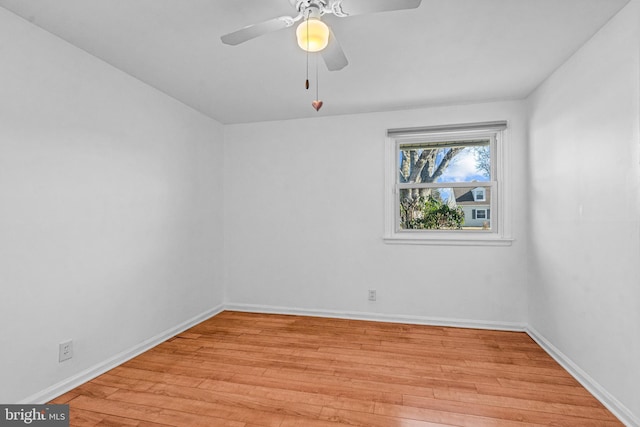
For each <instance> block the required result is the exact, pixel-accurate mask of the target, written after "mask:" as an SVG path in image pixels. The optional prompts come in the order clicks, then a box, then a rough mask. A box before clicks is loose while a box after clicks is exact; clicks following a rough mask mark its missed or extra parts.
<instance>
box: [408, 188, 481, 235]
mask: <svg viewBox="0 0 640 427" xmlns="http://www.w3.org/2000/svg"><path fill="white" fill-rule="evenodd" d="M478 193H482V194H483V195H484V199H483V200H478V199H477V194H478ZM398 196H399V200H398V208H399V210H400V212H399V220H400V221H399V222H400V224H399V225H400V230H491V206H490V204H491V187H490V186H483V187H478V186H469V187H439V188H409V189H400V190H399V191H398Z"/></svg>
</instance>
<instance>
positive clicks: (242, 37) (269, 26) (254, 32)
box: [220, 16, 294, 46]
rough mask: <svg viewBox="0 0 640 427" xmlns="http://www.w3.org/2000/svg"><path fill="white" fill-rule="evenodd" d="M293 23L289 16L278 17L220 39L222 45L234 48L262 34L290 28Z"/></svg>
mask: <svg viewBox="0 0 640 427" xmlns="http://www.w3.org/2000/svg"><path fill="white" fill-rule="evenodd" d="M293 22H294V20H293V18H291V17H289V16H280V17H278V18H273V19H270V20H268V21H264V22H261V23H259V24H255V25H249V26H246V27H244V28H241V29H239V30H237V31H234V32H233V33H229V34H225V35H224V36H222V37H220V39H221V40H222V43H224V44H230V45H232V46H235V45H237V44H240V43H244V42H246V41H247V40H251V39H254V38H256V37H259V36H262V35H264V34H267V33H271V32H273V31H278V30H281V29H283V28H287V27H290V26H292V25H293Z"/></svg>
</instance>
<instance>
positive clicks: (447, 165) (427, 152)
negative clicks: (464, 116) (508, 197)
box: [398, 139, 491, 183]
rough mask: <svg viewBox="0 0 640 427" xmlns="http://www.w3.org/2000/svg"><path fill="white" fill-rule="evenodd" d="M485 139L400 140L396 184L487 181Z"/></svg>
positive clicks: (488, 177)
mask: <svg viewBox="0 0 640 427" xmlns="http://www.w3.org/2000/svg"><path fill="white" fill-rule="evenodd" d="M489 142H490V141H489V139H478V140H472V141H442V142H421V143H402V144H400V146H399V150H398V151H399V152H398V182H399V183H440V182H443V183H444V182H471V181H478V182H487V181H490V180H491V152H490V148H489Z"/></svg>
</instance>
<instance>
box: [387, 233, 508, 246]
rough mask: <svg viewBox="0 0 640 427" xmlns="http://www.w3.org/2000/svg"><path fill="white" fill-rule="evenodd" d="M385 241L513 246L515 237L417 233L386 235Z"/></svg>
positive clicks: (412, 243)
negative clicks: (427, 234) (426, 234)
mask: <svg viewBox="0 0 640 427" xmlns="http://www.w3.org/2000/svg"><path fill="white" fill-rule="evenodd" d="M383 241H384V243H386V244H390V245H433V246H511V244H512V243H513V241H514V239H512V238H507V237H501V236H496V235H486V234H483V235H469V234H466V235H464V236H453V235H450V234H449V235H442V236H435V235H430V236H425V235H416V234H407V235H393V236H385V237H384V238H383Z"/></svg>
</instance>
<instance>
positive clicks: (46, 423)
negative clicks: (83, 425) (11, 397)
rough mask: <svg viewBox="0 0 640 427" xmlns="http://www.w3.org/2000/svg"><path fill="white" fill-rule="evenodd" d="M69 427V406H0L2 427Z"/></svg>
mask: <svg viewBox="0 0 640 427" xmlns="http://www.w3.org/2000/svg"><path fill="white" fill-rule="evenodd" d="M5 426H38V427H69V405H0V427H5Z"/></svg>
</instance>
